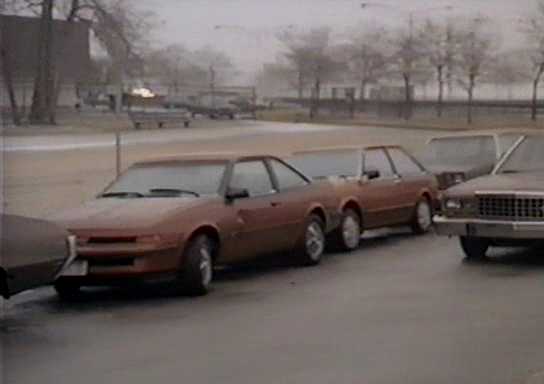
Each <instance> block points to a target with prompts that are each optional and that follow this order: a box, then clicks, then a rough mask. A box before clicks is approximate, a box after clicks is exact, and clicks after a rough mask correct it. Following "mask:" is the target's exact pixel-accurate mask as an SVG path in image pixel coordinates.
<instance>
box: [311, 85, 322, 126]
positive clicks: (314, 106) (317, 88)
mask: <svg viewBox="0 0 544 384" xmlns="http://www.w3.org/2000/svg"><path fill="white" fill-rule="evenodd" d="M313 93H314V94H313V95H312V98H311V99H312V100H311V105H310V119H313V118H314V117H317V116H318V115H319V97H320V93H321V80H320V79H319V77H316V79H315V83H314V92H313Z"/></svg>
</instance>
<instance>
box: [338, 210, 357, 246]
mask: <svg viewBox="0 0 544 384" xmlns="http://www.w3.org/2000/svg"><path fill="white" fill-rule="evenodd" d="M342 236H343V238H344V244H346V246H347V247H348V248H350V249H352V248H355V247H357V245H359V239H360V237H361V229H360V226H359V222H358V221H357V220H355V219H354V218H353V217H351V216H346V217H345V218H344V221H343V222H342Z"/></svg>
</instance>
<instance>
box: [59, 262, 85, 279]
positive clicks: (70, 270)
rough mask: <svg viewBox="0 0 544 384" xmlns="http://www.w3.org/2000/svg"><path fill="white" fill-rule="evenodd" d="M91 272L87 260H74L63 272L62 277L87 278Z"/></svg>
mask: <svg viewBox="0 0 544 384" xmlns="http://www.w3.org/2000/svg"><path fill="white" fill-rule="evenodd" d="M88 272H89V263H88V262H87V260H74V261H73V262H72V263H71V264H70V265H68V266H67V267H66V268H64V270H63V271H62V272H61V274H60V275H61V276H85V275H86V274H87V273H88Z"/></svg>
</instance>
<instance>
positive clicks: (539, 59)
mask: <svg viewBox="0 0 544 384" xmlns="http://www.w3.org/2000/svg"><path fill="white" fill-rule="evenodd" d="M523 31H524V33H525V36H526V38H527V42H528V46H529V50H530V61H531V65H532V68H533V75H532V83H533V84H532V86H533V89H532V103H531V119H532V120H533V121H536V119H537V114H538V87H539V84H540V80H541V79H542V76H543V75H544V0H540V1H539V3H538V5H537V9H536V12H534V13H533V15H532V16H531V17H529V18H528V20H527V25H526V27H525V28H524V29H523Z"/></svg>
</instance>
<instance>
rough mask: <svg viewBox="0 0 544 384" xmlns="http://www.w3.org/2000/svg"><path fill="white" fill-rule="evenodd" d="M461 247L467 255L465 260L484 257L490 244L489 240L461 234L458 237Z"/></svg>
mask: <svg viewBox="0 0 544 384" xmlns="http://www.w3.org/2000/svg"><path fill="white" fill-rule="evenodd" d="M459 242H460V243H461V248H462V249H463V252H464V253H465V256H466V257H467V260H482V259H485V257H486V253H487V250H488V249H489V246H490V245H491V243H490V241H489V240H487V239H483V238H481V237H467V236H461V237H460V238H459Z"/></svg>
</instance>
